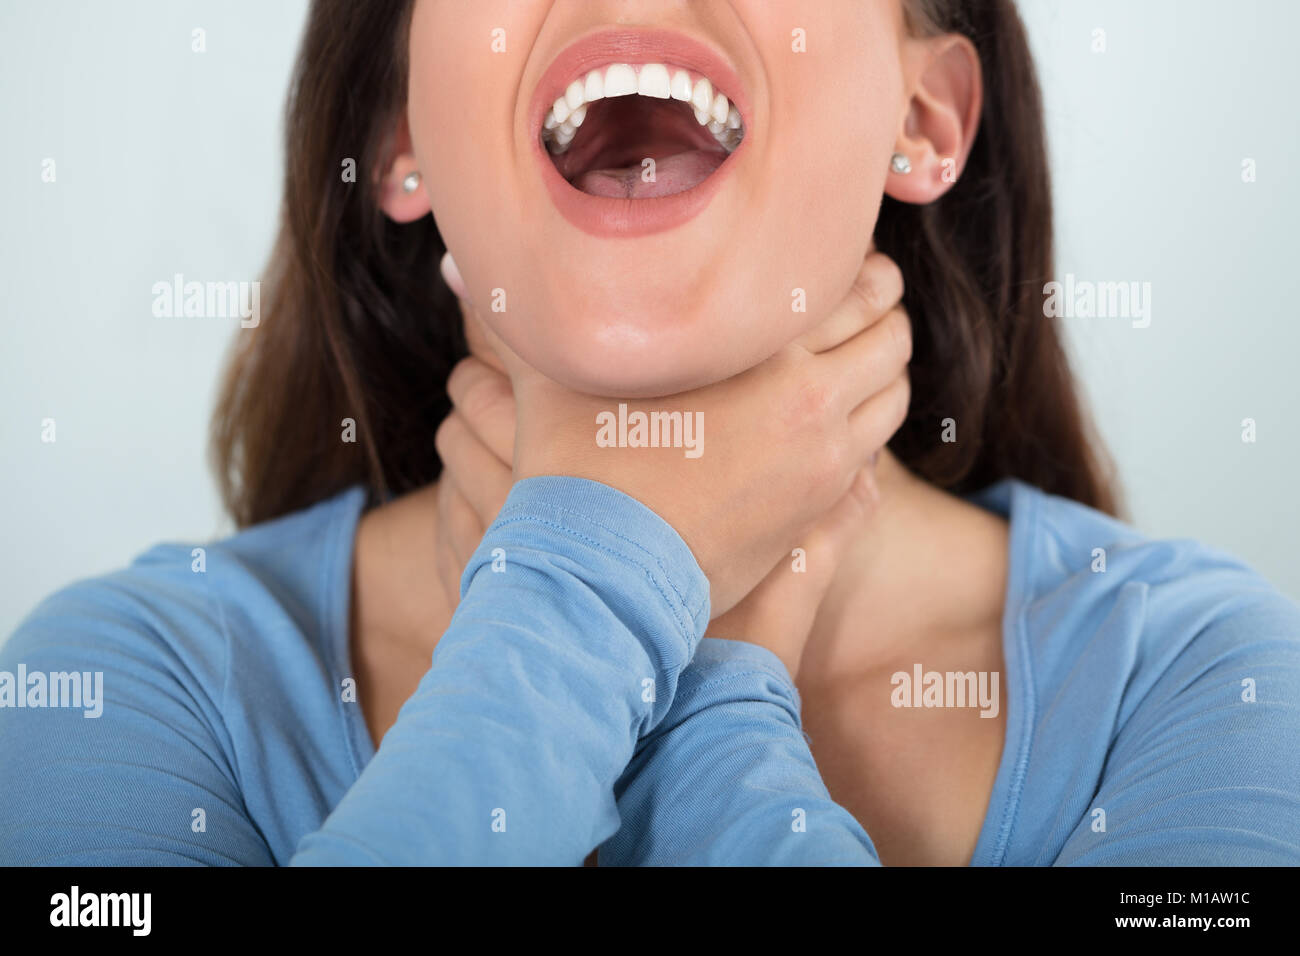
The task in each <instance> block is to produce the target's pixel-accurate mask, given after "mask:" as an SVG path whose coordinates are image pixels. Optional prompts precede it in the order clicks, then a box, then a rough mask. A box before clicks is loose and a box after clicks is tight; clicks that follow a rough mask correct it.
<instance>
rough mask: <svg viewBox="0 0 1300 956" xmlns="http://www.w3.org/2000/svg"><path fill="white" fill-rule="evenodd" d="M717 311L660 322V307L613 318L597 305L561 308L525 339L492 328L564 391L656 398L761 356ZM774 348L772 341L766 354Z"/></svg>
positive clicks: (756, 344) (737, 325)
mask: <svg viewBox="0 0 1300 956" xmlns="http://www.w3.org/2000/svg"><path fill="white" fill-rule="evenodd" d="M553 314H554V313H553ZM724 314H726V313H722V312H713V313H712V316H711V317H707V316H705V315H704V314H702V313H697V314H696V315H693V316H685V317H683V316H682V315H681V314H678V317H677V318H676V319H675V320H674V321H673V322H671V323H665V321H664V312H663V310H662V309H656V308H650V307H647V308H645V309H644V310H638V311H629V310H626V309H624V310H623V311H622V312H620V314H619V315H618V318H617V319H611V318H610V313H609V312H608V311H603V310H593V311H590V312H587V311H581V312H575V311H568V312H567V313H564V321H563V322H562V323H561V324H559V325H558V326H555V325H552V327H551V328H550V329H548V330H546V332H545V334H542V335H529V336H527V340H526V341H520V338H521V336H520V335H519V334H518V330H517V329H515V330H501V329H499V328H498V329H494V331H497V334H498V335H502V338H503V339H505V340H506V341H507V342H508V343H509V344H510V346H511V348H513V349H515V350H516V352H518V354H519V356H520V357H521V358H522V359H523V360H524V361H526V362H527V363H528V364H529V365H531V366H532V367H533V368H535V369H537V370H538V371H539V372H541V373H542V374H543V375H545V376H546V377H547V378H549V379H551V380H552V381H555V382H558V383H559V384H561V385H563V386H565V387H566V388H570V389H573V390H574V391H578V392H583V393H585V394H588V395H602V396H610V397H618V398H656V397H660V396H664V395H674V394H678V393H681V392H685V391H689V390H690V389H693V388H699V387H702V386H704V385H711V384H713V383H714V382H719V381H722V380H723V379H726V378H730V377H731V376H732V375H735V374H736V373H738V372H740V371H743V370H744V369H746V368H749V367H752V366H753V365H756V364H757V363H758V362H760V361H762V360H763V359H764V358H766V357H767V355H764V354H762V353H763V352H764V351H765V350H766V349H765V346H764V344H763V343H762V342H761V341H758V340H756V337H755V336H754V335H753V334H752V330H750V329H748V328H746V326H745V325H744V324H743V323H742V322H741V321H739V320H738V319H735V318H719V316H720V315H724ZM730 314H731V315H736V314H737V313H736V312H734V311H733V312H732V313H730ZM739 314H744V313H739ZM503 331H504V332H505V333H506V334H504V335H503V334H502V332H503ZM780 345H781V343H780V342H777V343H774V344H773V345H772V348H771V351H775V350H776V349H777V348H779V347H780ZM768 354H769V355H770V354H771V352H768Z"/></svg>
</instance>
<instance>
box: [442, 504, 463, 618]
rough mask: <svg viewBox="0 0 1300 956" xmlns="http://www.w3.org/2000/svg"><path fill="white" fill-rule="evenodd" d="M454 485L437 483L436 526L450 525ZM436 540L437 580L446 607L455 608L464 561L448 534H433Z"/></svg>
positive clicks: (457, 601)
mask: <svg viewBox="0 0 1300 956" xmlns="http://www.w3.org/2000/svg"><path fill="white" fill-rule="evenodd" d="M454 487H455V486H454V485H453V484H452V483H451V482H439V483H438V505H437V507H438V527H439V528H446V527H449V526H450V517H449V508H450V503H451V500H452V492H453V490H454ZM435 538H436V541H437V549H436V558H435V560H436V561H437V562H438V580H439V581H440V582H441V583H442V591H443V594H444V595H445V596H446V598H447V602H448V605H447V606H448V607H450V608H452V609H455V607H456V606H457V605H458V604H459V603H460V578H461V575H462V574H464V573H465V562H464V561H461V560H460V559H459V558H457V556H456V548H455V546H454V545H453V544H452V541H451V538H450V536H449V535H445V534H439V535H436V536H435Z"/></svg>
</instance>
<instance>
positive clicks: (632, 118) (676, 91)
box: [540, 63, 745, 199]
mask: <svg viewBox="0 0 1300 956" xmlns="http://www.w3.org/2000/svg"><path fill="white" fill-rule="evenodd" d="M540 136H541V141H542V144H543V145H544V146H545V147H546V149H547V151H548V153H549V154H550V159H551V162H552V163H553V164H554V165H555V168H556V170H558V172H559V174H560V175H561V176H562V177H563V178H564V180H565V181H566V182H568V183H569V185H571V186H573V187H574V188H575V189H577V190H579V191H580V192H583V193H586V194H587V195H590V196H601V197H607V198H611V199H655V198H661V197H664V196H672V195H675V194H677V193H681V192H685V191H687V190H690V189H694V188H695V187H696V186H698V185H700V184H701V183H703V182H704V181H705V180H706V179H708V178H709V177H710V176H712V175H713V174H714V173H715V172H716V171H717V170H718V168H719V167H720V166H721V165H722V164H723V163H725V162H726V161H727V157H728V156H730V155H731V154H732V152H734V151H735V150H736V148H737V147H738V146H739V145H740V143H741V140H742V139H744V136H745V124H744V121H743V119H742V118H741V114H740V112H739V110H737V109H736V107H735V106H734V105H733V104H732V102H731V100H730V99H729V98H728V97H727V95H726V94H725V93H723V92H722V91H720V90H718V89H716V88H715V86H714V83H713V81H711V80H710V79H709V78H708V77H706V76H703V75H701V74H699V73H695V72H692V71H690V70H687V69H685V68H682V67H676V66H670V65H666V64H663V63H638V64H629V63H613V64H609V65H608V66H600V67H597V68H596V69H592V70H589V71H588V72H586V73H584V74H583V75H582V76H580V77H578V78H577V79H574V80H573V81H572V82H571V83H569V85H568V86H567V87H566V89H565V92H564V93H563V95H561V96H560V97H559V98H557V99H556V100H555V103H554V104H553V105H552V106H551V108H550V109H549V110H548V111H547V113H546V116H545V118H544V120H543V122H542V128H541V131H540Z"/></svg>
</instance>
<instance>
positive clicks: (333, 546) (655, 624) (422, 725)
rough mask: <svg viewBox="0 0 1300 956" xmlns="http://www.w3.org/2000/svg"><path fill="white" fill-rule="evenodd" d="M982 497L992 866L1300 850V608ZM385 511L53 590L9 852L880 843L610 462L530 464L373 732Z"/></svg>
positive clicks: (381, 851) (759, 858)
mask: <svg viewBox="0 0 1300 956" xmlns="http://www.w3.org/2000/svg"><path fill="white" fill-rule="evenodd" d="M974 500H975V501H976V502H977V503H979V504H981V505H983V506H985V507H987V508H990V509H992V510H994V511H996V512H998V513H1000V514H1002V515H1004V516H1006V517H1008V518H1009V520H1010V524H1011V556H1010V574H1009V583H1008V592H1007V600H1006V610H1005V617H1004V630H1003V640H1004V654H1005V675H1004V680H1005V683H1006V690H1007V700H1008V703H1007V707H1008V710H1007V737H1006V743H1005V745H1004V748H1003V752H1002V758H1001V763H1000V765H999V769H998V774H997V778H996V781H995V784H994V788H993V793H992V797H991V799H990V802H989V806H988V810H987V813H986V816H985V820H984V825H983V828H982V830H981V833H980V836H979V840H978V843H977V846H976V849H975V853H974V856H973V858H972V861H971V862H972V863H973V864H976V865H1022V864H1050V863H1062V864H1065V863H1082V864H1119V863H1127V864H1296V863H1300V608H1297V607H1296V606H1295V605H1294V604H1292V603H1291V602H1290V601H1288V600H1286V599H1285V598H1283V597H1281V596H1280V595H1279V594H1278V593H1277V592H1276V591H1275V590H1273V589H1272V588H1271V587H1270V586H1269V585H1268V584H1267V583H1265V582H1264V581H1263V580H1262V579H1260V578H1259V577H1258V576H1257V575H1256V574H1254V573H1253V572H1252V571H1250V570H1249V569H1248V568H1247V567H1245V566H1244V565H1242V564H1241V563H1239V562H1237V561H1236V560H1234V559H1232V558H1230V557H1228V556H1226V555H1224V554H1221V553H1219V552H1216V551H1213V550H1210V549H1208V548H1205V547H1203V546H1200V545H1197V544H1195V543H1192V542H1182V541H1179V542H1155V541H1149V540H1147V539H1145V538H1143V537H1142V536H1141V535H1139V534H1138V533H1137V532H1135V531H1133V530H1132V529H1130V528H1128V527H1126V526H1124V525H1123V524H1120V523H1118V522H1116V521H1113V520H1112V519H1109V518H1107V517H1106V516H1104V515H1101V514H1099V513H1097V512H1095V511H1092V510H1090V509H1088V508H1085V507H1082V506H1080V505H1077V504H1075V503H1072V502H1069V501H1066V500H1064V499H1060V498H1056V497H1052V496H1049V495H1045V494H1043V493H1042V492H1040V491H1038V490H1036V489H1034V488H1032V487H1029V486H1027V485H1024V484H1021V483H1019V482H1015V481H1005V482H1002V483H1000V484H998V485H995V486H993V487H991V488H989V489H987V490H986V491H985V492H983V493H982V494H981V495H978V496H976V497H975V499H974ZM364 504H365V493H364V490H363V489H362V488H360V487H354V488H351V489H349V490H347V491H345V492H343V493H342V494H340V495H338V496H336V497H334V498H332V499H329V500H327V501H324V502H321V503H320V504H318V505H315V506H314V507H311V508H308V509H305V510H303V511H300V512H298V513H295V514H292V515H288V516H286V517H283V518H280V519H278V520H275V521H272V522H267V523H265V524H262V525H259V526H257V527H254V528H250V529H247V530H245V531H243V532H240V533H238V534H236V535H234V536H232V537H229V538H227V539H225V540H223V541H220V542H215V543H210V544H207V545H204V546H203V547H204V548H205V553H204V554H203V555H202V561H203V564H202V566H201V565H200V564H199V560H200V559H199V557H197V556H196V555H195V554H194V553H193V550H192V549H193V546H192V545H180V544H163V545H159V546H157V547H155V548H152V549H151V550H149V551H148V552H146V553H144V554H143V555H141V556H140V557H139V558H137V559H136V561H135V562H134V563H133V564H132V565H131V566H130V567H129V568H126V569H124V570H122V571H119V572H116V573H113V574H108V575H103V576H101V577H98V578H92V579H87V580H84V581H79V582H77V583H74V584H72V585H69V586H67V587H65V588H63V589H62V590H60V591H58V592H56V593H55V594H53V595H51V596H50V597H49V598H47V599H46V600H45V601H43V602H42V603H41V604H40V605H39V606H38V607H37V608H36V609H35V610H34V611H33V612H32V614H31V615H30V616H29V617H28V618H27V619H26V620H25V621H24V622H23V623H22V624H21V625H20V626H19V628H18V630H17V631H16V632H15V633H14V635H13V636H12V637H11V638H10V640H9V641H8V642H7V643H5V644H4V645H3V646H2V647H0V864H31V863H47V864H65V865H66V864H103V863H116V864H128V865H129V864H174V863H208V864H272V863H304V864H333V863H371V862H375V863H380V862H382V863H429V862H448V863H458V862H469V863H506V862H509V863H569V864H578V863H581V862H582V860H583V858H584V857H585V856H586V854H587V853H588V852H589V851H590V849H591V848H592V847H594V846H597V845H600V847H601V849H600V862H601V864H602V865H608V864H636V863H718V862H724V863H864V864H872V863H876V862H878V860H877V858H876V854H875V850H874V847H873V846H872V844H871V841H870V838H869V837H868V835H867V834H866V833H865V832H864V831H863V829H862V828H861V826H859V825H858V823H857V822H856V821H855V820H854V819H853V818H852V817H851V816H850V815H849V814H848V813H847V812H846V811H845V810H843V809H842V808H840V807H839V806H837V805H836V804H834V803H833V802H832V801H831V800H830V797H829V795H828V794H827V792H826V789H825V786H824V785H823V784H822V782H821V779H820V777H819V776H818V774H817V771H816V768H815V765H814V764H813V761H812V757H811V754H810V753H809V750H808V746H807V742H806V741H805V740H804V738H803V736H802V733H801V730H800V726H799V718H798V708H799V700H798V695H797V693H796V691H795V689H794V687H793V685H792V684H791V683H790V679H789V675H788V674H787V673H786V671H785V668H784V666H783V665H782V664H781V663H780V661H779V660H778V659H777V658H776V657H775V656H774V655H772V654H770V653H769V652H767V651H765V650H763V649H761V648H759V647H756V646H754V645H750V644H744V643H739V642H733V641H722V640H713V639H706V640H703V641H701V640H700V635H701V633H702V631H703V628H704V626H705V624H706V623H707V621H708V597H707V595H708V586H707V582H706V581H705V580H704V578H703V575H702V574H701V572H700V570H699V567H698V566H697V565H696V563H695V561H694V559H693V557H692V556H691V554H690V552H689V550H688V549H687V548H686V546H685V544H684V543H683V542H682V540H681V539H680V538H679V537H678V536H677V535H676V533H675V532H673V530H672V529H671V528H669V527H668V526H667V525H666V524H665V523H664V522H663V521H662V520H661V519H659V518H658V517H657V516H656V515H654V514H653V512H651V511H649V510H648V509H646V508H645V507H643V506H642V505H640V504H639V503H637V502H635V501H633V500H632V499H631V498H628V497H627V496H626V495H622V494H621V493H619V492H617V491H614V490H613V489H611V488H608V487H606V486H604V485H600V484H597V483H595V482H588V481H583V480H581V479H573V478H534V479H529V480H527V481H524V482H521V483H519V484H518V485H516V487H515V488H514V490H513V491H512V492H511V495H510V498H509V500H508V501H507V504H506V507H505V508H504V509H503V510H502V512H501V515H500V516H499V517H498V519H497V521H496V522H495V523H494V524H493V525H492V527H491V528H490V529H489V530H488V533H487V535H486V536H485V538H484V540H483V543H482V545H481V546H480V548H479V550H478V552H477V553H476V554H475V556H474V558H473V559H472V560H471V562H470V565H469V567H468V568H467V569H466V572H465V576H464V579H463V581H462V601H461V604H460V607H459V608H458V610H457V612H456V614H455V616H454V618H453V620H452V624H451V627H450V628H449V629H448V631H447V633H446V634H445V635H444V636H443V637H442V639H441V641H440V642H439V644H438V648H437V650H436V652H435V653H434V655H433V666H432V667H431V668H430V670H429V671H428V672H427V673H426V674H425V676H424V677H423V679H422V680H421V682H420V684H419V687H418V689H417V690H416V692H415V694H414V695H413V696H412V697H411V698H410V700H408V701H407V702H406V703H405V704H404V705H403V707H402V709H401V712H400V714H399V716H398V719H397V722H396V723H395V724H394V726H393V727H392V729H390V730H389V732H388V733H387V735H386V736H385V737H384V740H383V742H382V746H381V747H380V749H379V750H378V752H376V751H375V750H374V748H373V746H372V745H371V742H370V737H369V733H368V731H367V728H366V724H365V720H364V718H363V716H362V712H361V710H360V707H359V705H358V704H357V703H356V702H355V694H354V693H352V692H351V686H350V683H351V682H350V675H351V665H350V662H349V650H348V632H347V627H348V606H347V605H348V600H349V594H350V584H351V565H352V547H353V541H354V534H355V530H356V524H357V520H358V517H359V515H360V512H361V510H362V508H363V506H364ZM1097 548H1102V549H1104V550H1105V555H1104V560H1105V564H1104V570H1101V567H1102V565H1101V563H1100V558H1099V557H1097V555H1096V553H1095V550H1094V549H1097ZM692 657H693V661H692ZM688 663H689V666H688ZM96 672H99V673H102V684H97V682H96V677H95V675H96ZM51 675H53V676H51ZM78 678H80V679H78ZM97 687H98V688H99V689H100V693H96V688H97ZM80 691H84V692H85V695H86V696H84V697H82V698H81V699H73V697H74V692H80ZM69 704H75V705H76V706H68V705H69ZM55 705H61V706H55Z"/></svg>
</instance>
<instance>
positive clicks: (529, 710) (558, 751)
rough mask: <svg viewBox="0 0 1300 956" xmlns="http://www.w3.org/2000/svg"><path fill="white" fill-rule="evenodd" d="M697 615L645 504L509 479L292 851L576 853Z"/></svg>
mask: <svg viewBox="0 0 1300 956" xmlns="http://www.w3.org/2000/svg"><path fill="white" fill-rule="evenodd" d="M494 564H495V567H494ZM708 617H709V613H708V585H707V582H706V581H705V580H704V577H703V575H702V574H701V572H700V570H699V568H698V566H697V565H696V564H695V562H694V559H693V558H692V557H691V554H690V551H689V550H688V549H687V548H686V545H685V543H684V542H682V540H681V539H680V538H679V537H678V536H677V535H676V533H675V532H673V531H672V529H671V528H669V527H668V525H666V524H665V523H664V522H663V521H662V520H661V519H659V518H658V517H657V516H656V515H654V514H653V513H652V512H650V511H649V510H648V509H646V508H644V507H643V506H642V505H640V504H639V503H637V502H636V501H634V500H633V499H631V498H629V497H628V496H626V495H623V494H621V493H619V492H617V491H615V490H613V489H612V488H609V487H607V486H604V485H600V484H598V483H595V482H586V481H582V480H580V479H564V478H534V479H529V480H527V481H524V482H520V483H519V484H518V485H516V487H515V490H514V491H513V492H512V493H511V495H510V498H509V499H508V500H507V502H506V506H505V507H504V508H503V509H502V511H501V514H500V516H499V517H498V519H497V520H496V521H495V522H494V523H493V525H492V527H491V528H489V529H488V532H487V534H486V535H485V537H484V539H483V542H482V544H481V545H480V547H479V549H478V551H477V552H476V553H475V555H474V557H473V558H472V559H471V561H470V563H469V566H468V567H467V568H466V571H465V576H464V579H463V581H462V600H461V603H460V606H459V608H458V609H457V611H456V614H455V616H454V617H453V619H452V623H451V626H450V628H449V629H448V631H447V632H446V633H445V634H444V635H443V637H442V638H441V640H440V642H439V644H438V648H437V651H436V652H435V654H434V658H433V666H432V667H431V668H430V670H429V671H428V672H427V673H426V674H425V676H424V678H423V679H422V680H421V682H420V685H419V687H418V689H417V690H416V692H415V694H414V695H412V697H411V698H410V699H409V700H408V701H407V702H406V704H405V705H404V706H403V708H402V710H401V712H400V713H399V715H398V719H397V722H396V723H395V724H394V726H393V728H392V729H391V730H390V731H389V732H388V734H387V735H386V736H385V737H384V740H383V743H382V746H381V747H380V749H379V751H378V753H377V754H376V755H375V757H374V758H373V760H372V761H371V762H370V764H369V765H368V766H367V767H366V769H365V770H364V772H363V773H362V774H361V777H360V778H359V779H358V780H357V782H356V784H355V785H354V786H353V787H352V788H351V789H350V790H349V791H348V793H347V794H346V795H345V796H344V798H343V800H342V801H341V802H340V804H339V805H338V807H337V808H336V809H335V810H334V812H333V813H332V814H331V815H330V817H329V819H327V820H326V822H325V825H324V826H323V827H322V828H321V830H319V831H318V832H316V833H313V834H310V835H308V836H307V837H306V838H304V840H303V841H302V843H301V844H300V846H299V850H298V853H297V855H296V856H295V857H294V860H293V862H294V863H295V864H326V865H328V864H338V863H354V862H360V863H365V862H374V863H386V864H393V863H398V864H402V863H410V864H416V863H474V864H490V863H513V864H518V863H538V864H564V863H568V864H575V865H576V864H580V863H581V862H582V861H583V858H584V857H585V856H586V855H587V854H588V853H589V852H590V850H591V849H592V848H593V847H594V846H596V845H597V844H599V843H600V842H601V841H602V840H604V839H606V838H607V837H609V836H610V835H611V834H612V833H614V831H615V830H617V828H618V823H619V818H618V811H617V807H616V805H615V801H614V794H613V787H614V784H615V782H616V780H617V779H618V777H619V776H620V774H621V773H622V772H623V770H624V768H625V767H626V765H627V763H628V761H629V759H630V758H631V756H632V753H633V749H634V747H635V744H636V741H637V738H638V736H639V735H640V734H642V733H645V732H648V731H649V730H650V729H651V728H653V727H654V726H655V725H656V724H657V723H658V721H659V720H661V719H662V718H663V717H664V715H665V714H666V713H667V710H668V707H669V705H670V704H671V701H672V698H673V693H674V689H675V685H676V682H677V679H678V676H679V674H680V672H681V670H682V669H683V668H684V667H685V665H686V664H687V662H688V661H689V660H690V658H691V655H692V653H693V651H694V648H695V645H696V643H697V642H698V640H699V636H700V635H701V634H702V633H703V630H704V626H705V624H706V623H707V621H708Z"/></svg>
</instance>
